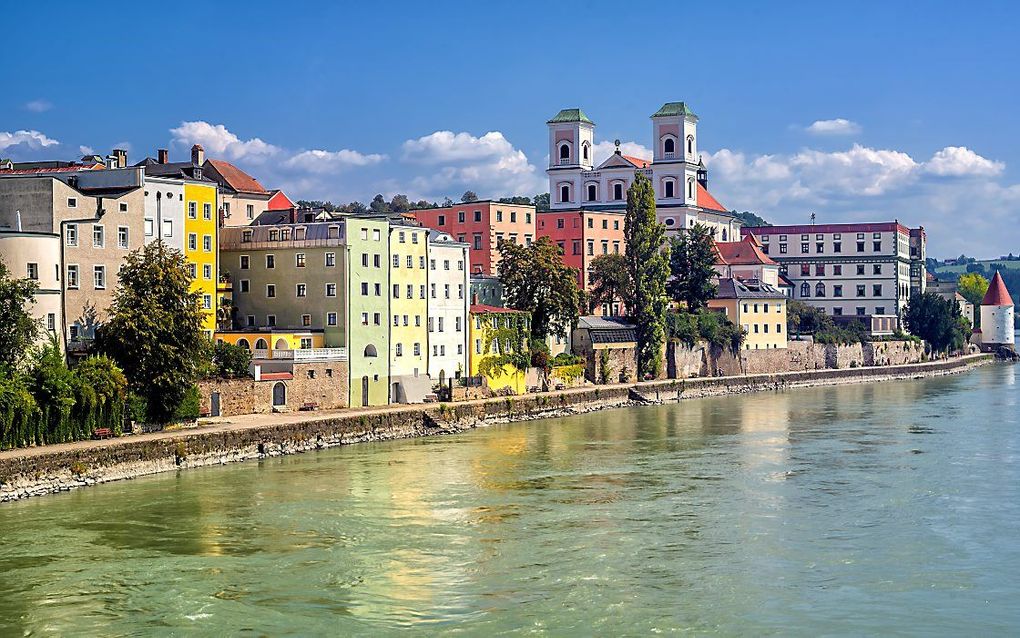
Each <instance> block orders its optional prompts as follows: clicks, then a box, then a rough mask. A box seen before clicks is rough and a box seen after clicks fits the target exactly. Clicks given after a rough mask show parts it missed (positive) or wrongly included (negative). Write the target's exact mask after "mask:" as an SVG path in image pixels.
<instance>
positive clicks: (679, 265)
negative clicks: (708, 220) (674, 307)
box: [668, 224, 718, 312]
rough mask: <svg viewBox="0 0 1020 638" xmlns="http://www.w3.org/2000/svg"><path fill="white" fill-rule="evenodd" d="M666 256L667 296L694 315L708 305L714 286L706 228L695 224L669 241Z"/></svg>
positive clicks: (712, 252)
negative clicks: (668, 277) (667, 261)
mask: <svg viewBox="0 0 1020 638" xmlns="http://www.w3.org/2000/svg"><path fill="white" fill-rule="evenodd" d="M671 243H672V246H671V248H670V253H669V270H670V274H671V275H672V277H671V279H670V280H669V285H668V289H669V294H670V296H672V297H673V299H674V300H676V301H682V302H684V303H686V304H687V309H688V310H690V311H691V312H697V311H699V310H701V309H702V308H704V307H705V306H707V305H708V300H709V299H711V298H712V297H714V296H715V293H716V292H717V290H718V287H717V286H716V285H715V282H714V281H713V279H714V278H715V276H716V272H715V242H714V241H713V239H712V231H711V229H709V228H708V227H707V226H704V225H702V224H695V225H694V226H692V227H691V228H689V229H687V230H683V231H680V233H679V234H678V235H677V236H675V237H674V238H673V241H672V242H671Z"/></svg>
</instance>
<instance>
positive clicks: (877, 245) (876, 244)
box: [871, 241, 882, 253]
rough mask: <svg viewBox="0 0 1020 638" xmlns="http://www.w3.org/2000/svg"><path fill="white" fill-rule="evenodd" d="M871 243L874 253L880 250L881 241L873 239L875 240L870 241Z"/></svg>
mask: <svg viewBox="0 0 1020 638" xmlns="http://www.w3.org/2000/svg"><path fill="white" fill-rule="evenodd" d="M871 243H872V246H871V249H872V250H874V251H875V252H876V253H880V252H882V242H880V241H875V242H871Z"/></svg>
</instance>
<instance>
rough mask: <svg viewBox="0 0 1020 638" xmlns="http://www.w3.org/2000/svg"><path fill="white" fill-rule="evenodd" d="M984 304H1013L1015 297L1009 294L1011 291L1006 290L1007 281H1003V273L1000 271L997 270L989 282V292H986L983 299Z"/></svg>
mask: <svg viewBox="0 0 1020 638" xmlns="http://www.w3.org/2000/svg"><path fill="white" fill-rule="evenodd" d="M981 305H982V306H1012V305H1013V298H1012V297H1010V296H1009V291H1008V290H1006V283H1005V282H1004V281H1002V275H1000V274H999V271H998V270H996V271H995V276H994V277H992V281H991V283H989V284H988V292H986V293H985V298H984V299H982V300H981Z"/></svg>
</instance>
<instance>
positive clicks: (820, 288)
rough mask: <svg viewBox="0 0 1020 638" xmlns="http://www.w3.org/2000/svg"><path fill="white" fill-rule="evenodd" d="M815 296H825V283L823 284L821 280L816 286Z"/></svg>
mask: <svg viewBox="0 0 1020 638" xmlns="http://www.w3.org/2000/svg"><path fill="white" fill-rule="evenodd" d="M815 296H816V297H824V296H825V284H823V283H822V282H820V281H819V282H818V285H817V286H815Z"/></svg>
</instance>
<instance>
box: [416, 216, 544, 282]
mask: <svg viewBox="0 0 1020 638" xmlns="http://www.w3.org/2000/svg"><path fill="white" fill-rule="evenodd" d="M407 215H408V216H410V217H414V219H416V220H417V221H418V223H420V224H421V225H423V226H427V227H429V228H432V229H434V230H438V231H440V232H444V233H446V234H448V235H450V236H451V237H453V238H454V239H455V240H456V241H458V242H466V243H467V244H469V245H470V247H471V274H472V275H475V274H481V275H494V274H496V267H497V266H498V265H499V242H500V241H509V242H513V243H515V244H521V245H525V246H530V245H531V242H533V241H534V240H535V207H534V206H525V205H521V204H502V203H500V202H495V201H492V200H481V201H477V202H462V203H460V204H453V205H451V206H442V207H439V208H423V209H420V210H414V211H411V212H409V213H407Z"/></svg>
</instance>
